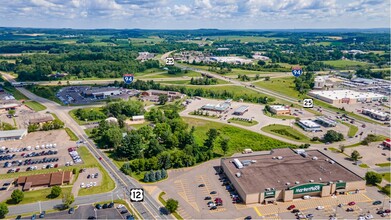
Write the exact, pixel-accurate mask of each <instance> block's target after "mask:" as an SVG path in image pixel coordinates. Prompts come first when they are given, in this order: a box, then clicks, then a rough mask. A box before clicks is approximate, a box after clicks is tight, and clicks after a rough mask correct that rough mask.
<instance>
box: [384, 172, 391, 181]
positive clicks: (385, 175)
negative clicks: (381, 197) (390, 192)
mask: <svg viewBox="0 0 391 220" xmlns="http://www.w3.org/2000/svg"><path fill="white" fill-rule="evenodd" d="M382 176H383V179H384V180H386V181H387V182H391V177H390V173H382Z"/></svg>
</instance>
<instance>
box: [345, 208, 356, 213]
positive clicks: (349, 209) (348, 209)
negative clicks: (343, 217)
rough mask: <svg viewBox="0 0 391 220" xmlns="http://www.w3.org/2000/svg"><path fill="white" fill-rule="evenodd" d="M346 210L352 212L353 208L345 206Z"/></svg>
mask: <svg viewBox="0 0 391 220" xmlns="http://www.w3.org/2000/svg"><path fill="white" fill-rule="evenodd" d="M346 211H347V212H353V211H354V209H353V208H347V209H346Z"/></svg>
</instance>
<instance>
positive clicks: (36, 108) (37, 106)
mask: <svg viewBox="0 0 391 220" xmlns="http://www.w3.org/2000/svg"><path fill="white" fill-rule="evenodd" d="M24 104H25V105H27V106H28V107H30V108H31V109H33V110H34V111H36V112H38V111H42V110H45V109H46V106H44V105H42V104H41V103H39V102H36V101H26V102H24Z"/></svg>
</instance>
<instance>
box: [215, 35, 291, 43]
mask: <svg viewBox="0 0 391 220" xmlns="http://www.w3.org/2000/svg"><path fill="white" fill-rule="evenodd" d="M208 38H210V39H213V40H215V41H216V40H240V42H242V43H244V42H255V43H262V42H269V41H271V40H283V39H284V38H282V37H263V36H235V35H232V36H210V37H208Z"/></svg>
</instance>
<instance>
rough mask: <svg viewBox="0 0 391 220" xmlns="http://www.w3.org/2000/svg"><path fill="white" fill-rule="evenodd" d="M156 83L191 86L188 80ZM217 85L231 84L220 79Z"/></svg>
mask: <svg viewBox="0 0 391 220" xmlns="http://www.w3.org/2000/svg"><path fill="white" fill-rule="evenodd" d="M156 82H159V83H161V84H178V85H191V84H190V79H185V80H173V81H166V80H164V81H156ZM219 84H231V83H230V82H228V81H224V80H221V79H217V84H215V85H219ZM209 86H213V85H209Z"/></svg>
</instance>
